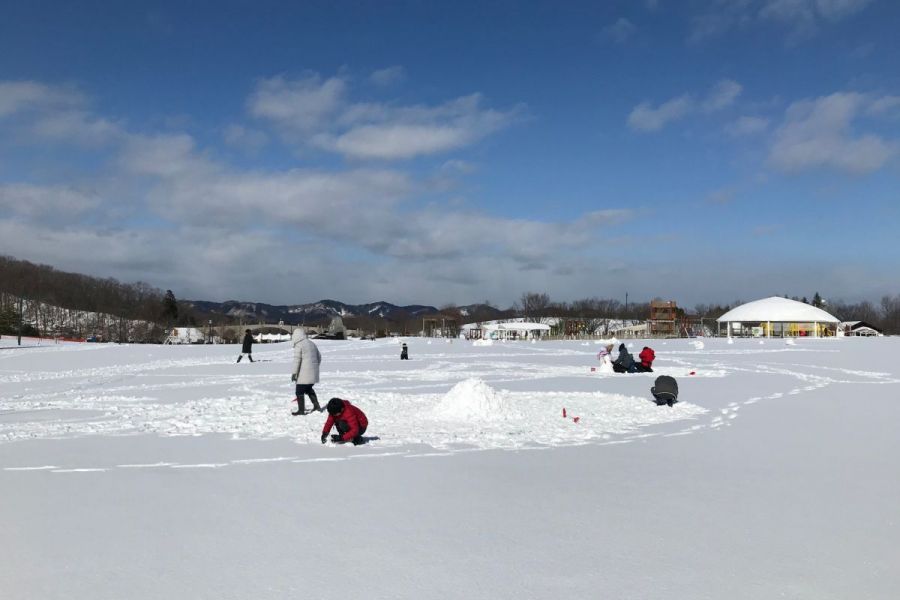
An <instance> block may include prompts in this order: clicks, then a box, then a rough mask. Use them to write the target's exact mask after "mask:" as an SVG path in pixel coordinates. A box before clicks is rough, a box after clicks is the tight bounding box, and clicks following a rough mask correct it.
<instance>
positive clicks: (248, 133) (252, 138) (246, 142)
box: [222, 123, 269, 154]
mask: <svg viewBox="0 0 900 600" xmlns="http://www.w3.org/2000/svg"><path fill="white" fill-rule="evenodd" d="M222 139H223V140H224V141H225V143H226V144H228V145H229V146H232V147H234V148H238V149H241V150H244V151H245V152H248V153H250V154H253V153H255V152H258V151H259V150H260V149H261V148H262V147H263V146H265V145H266V144H268V143H269V136H267V135H266V134H265V133H264V132H262V131H260V130H258V129H253V128H250V127H245V126H243V125H238V124H237V123H231V124H230V125H228V126H226V127H225V129H224V130H223V131H222Z"/></svg>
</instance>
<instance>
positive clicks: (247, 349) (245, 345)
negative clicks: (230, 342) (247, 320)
mask: <svg viewBox="0 0 900 600" xmlns="http://www.w3.org/2000/svg"><path fill="white" fill-rule="evenodd" d="M251 352H253V334H251V333H250V330H249V329H247V330H246V331H244V341H243V342H242V343H241V353H240V354H239V355H238V359H237V361H238V362H241V359H242V358H244V355H245V354H246V355H247V358H249V359H250V362H255V361H254V360H253V355H252V354H251Z"/></svg>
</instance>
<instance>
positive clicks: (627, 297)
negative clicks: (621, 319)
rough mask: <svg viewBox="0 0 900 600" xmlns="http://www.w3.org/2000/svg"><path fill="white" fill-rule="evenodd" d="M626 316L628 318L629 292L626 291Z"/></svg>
mask: <svg viewBox="0 0 900 600" xmlns="http://www.w3.org/2000/svg"><path fill="white" fill-rule="evenodd" d="M625 318H626V319H627V318H628V292H625Z"/></svg>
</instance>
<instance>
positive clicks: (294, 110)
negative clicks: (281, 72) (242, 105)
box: [248, 74, 347, 131]
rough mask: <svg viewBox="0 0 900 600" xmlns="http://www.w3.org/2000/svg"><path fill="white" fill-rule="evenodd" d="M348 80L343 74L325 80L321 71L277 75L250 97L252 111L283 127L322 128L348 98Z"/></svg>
mask: <svg viewBox="0 0 900 600" xmlns="http://www.w3.org/2000/svg"><path fill="white" fill-rule="evenodd" d="M346 87H347V84H346V82H345V81H344V80H343V79H341V78H339V77H331V78H329V79H326V80H324V81H323V80H322V78H321V77H319V75H317V74H310V75H307V76H306V77H303V78H302V79H297V80H293V81H291V80H287V79H284V78H283V77H280V76H279V77H273V78H271V79H263V80H262V81H260V82H259V83H258V84H257V86H256V90H254V92H253V94H252V95H251V96H250V99H249V101H248V106H249V109H250V113H251V114H252V115H253V116H255V117H259V118H265V119H269V120H271V121H274V122H275V123H277V124H278V125H279V126H284V127H288V128H291V129H295V130H300V131H309V130H312V129H316V128H318V127H322V126H323V125H324V124H325V123H326V122H327V119H328V118H329V117H331V115H332V114H333V113H334V112H335V111H336V110H337V109H338V107H339V106H340V105H341V104H342V102H343V100H344V94H345V91H346Z"/></svg>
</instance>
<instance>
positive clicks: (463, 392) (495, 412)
mask: <svg viewBox="0 0 900 600" xmlns="http://www.w3.org/2000/svg"><path fill="white" fill-rule="evenodd" d="M434 416H436V417H438V418H441V419H449V420H453V421H465V420H477V421H480V420H502V419H507V418H509V417H515V416H518V413H516V411H515V410H513V408H512V407H511V406H510V403H509V401H508V400H507V399H506V398H505V397H504V395H503V393H502V392H497V391H496V390H494V388H492V387H491V386H489V385H488V384H486V383H485V382H484V381H482V380H481V379H478V378H475V377H473V378H471V379H465V380H463V381H460V382H459V383H457V384H456V385H454V386H453V388H452V389H451V390H450V391H449V392H447V393H446V394H445V395H444V397H443V398H442V399H441V401H440V402H438V405H437V406H436V407H435V408H434Z"/></svg>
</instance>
